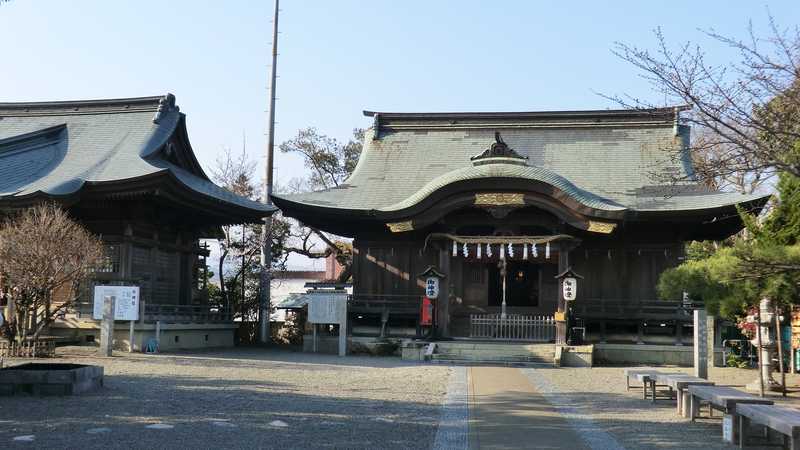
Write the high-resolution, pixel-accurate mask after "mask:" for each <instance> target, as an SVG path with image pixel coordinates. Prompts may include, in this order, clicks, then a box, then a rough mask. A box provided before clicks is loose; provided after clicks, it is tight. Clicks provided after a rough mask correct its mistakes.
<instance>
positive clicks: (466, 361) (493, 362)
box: [430, 358, 553, 367]
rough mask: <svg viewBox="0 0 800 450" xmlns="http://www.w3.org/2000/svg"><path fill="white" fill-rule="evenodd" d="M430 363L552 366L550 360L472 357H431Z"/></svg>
mask: <svg viewBox="0 0 800 450" xmlns="http://www.w3.org/2000/svg"><path fill="white" fill-rule="evenodd" d="M430 363H431V364H441V365H452V366H503V367H553V363H552V362H549V363H547V362H539V361H506V360H472V359H446V358H440V359H432V360H431V361H430Z"/></svg>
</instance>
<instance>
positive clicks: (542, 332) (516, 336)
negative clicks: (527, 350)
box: [469, 314, 556, 342]
mask: <svg viewBox="0 0 800 450" xmlns="http://www.w3.org/2000/svg"><path fill="white" fill-rule="evenodd" d="M469 337H471V338H484V339H501V340H508V341H531V342H551V341H554V340H555V338H556V321H555V319H554V318H553V316H525V315H521V314H507V315H506V317H502V316H501V315H500V314H471V315H470V316H469Z"/></svg>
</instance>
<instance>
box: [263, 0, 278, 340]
mask: <svg viewBox="0 0 800 450" xmlns="http://www.w3.org/2000/svg"><path fill="white" fill-rule="evenodd" d="M278 3H279V0H275V15H274V17H273V20H272V67H271V68H270V77H269V121H268V123H267V130H268V132H267V135H268V139H267V164H266V182H265V183H264V203H265V204H267V205H269V206H271V205H272V198H271V195H272V165H273V154H274V150H275V79H276V77H277V75H276V73H277V64H278ZM271 265H272V217H271V216H267V217H266V218H264V227H263V229H262V233H261V276H260V278H259V285H260V286H259V287H260V289H259V293H260V298H259V315H258V325H259V326H258V328H259V342H261V343H262V344H266V343H267V342H269V306H270V298H271V295H270V278H271V273H270V272H271V270H270V269H271Z"/></svg>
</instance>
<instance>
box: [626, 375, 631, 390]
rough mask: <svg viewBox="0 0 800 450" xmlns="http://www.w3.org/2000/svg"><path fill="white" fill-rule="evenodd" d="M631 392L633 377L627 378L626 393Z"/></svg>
mask: <svg viewBox="0 0 800 450" xmlns="http://www.w3.org/2000/svg"><path fill="white" fill-rule="evenodd" d="M630 390H631V377H625V391H626V392H627V391H630Z"/></svg>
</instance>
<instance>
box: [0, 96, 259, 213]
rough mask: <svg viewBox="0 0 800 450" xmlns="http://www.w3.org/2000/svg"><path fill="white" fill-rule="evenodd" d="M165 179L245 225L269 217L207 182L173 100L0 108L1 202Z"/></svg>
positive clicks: (256, 206)
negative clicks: (237, 215)
mask: <svg viewBox="0 0 800 450" xmlns="http://www.w3.org/2000/svg"><path fill="white" fill-rule="evenodd" d="M158 176H165V177H169V178H170V179H172V180H176V181H177V182H178V184H179V185H180V186H182V187H183V189H185V190H188V191H189V192H191V193H193V195H198V196H201V197H202V198H203V199H204V200H206V201H209V202H211V204H214V203H216V204H218V205H220V206H224V207H233V208H237V209H238V210H239V211H241V212H242V213H243V214H245V215H247V216H251V217H257V216H266V215H269V214H271V213H272V212H273V211H274V208H273V207H268V206H266V205H264V204H262V203H258V202H254V201H252V200H250V199H247V198H244V197H241V196H238V195H235V194H233V193H231V192H229V191H227V190H225V189H223V188H221V187H219V186H217V185H216V184H214V183H213V182H211V181H210V180H209V178H208V176H206V174H205V173H204V172H203V170H202V168H201V167H200V164H199V163H198V162H197V160H196V158H195V156H194V154H193V152H192V151H191V146H190V145H189V142H188V138H187V137H186V128H185V115H184V114H182V113H181V112H180V111H179V109H178V107H177V106H176V105H175V97H174V96H172V95H171V94H168V95H166V96H163V97H142V98H129V99H114V100H90V101H74V102H42V103H0V200H1V201H4V202H13V201H14V200H22V199H26V198H30V197H35V196H45V197H53V198H58V197H65V196H69V195H73V194H77V193H79V192H80V191H82V190H83V189H84V188H85V187H86V186H90V185H92V186H93V185H113V184H114V183H122V182H130V181H135V180H141V179H152V178H153V177H158Z"/></svg>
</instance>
